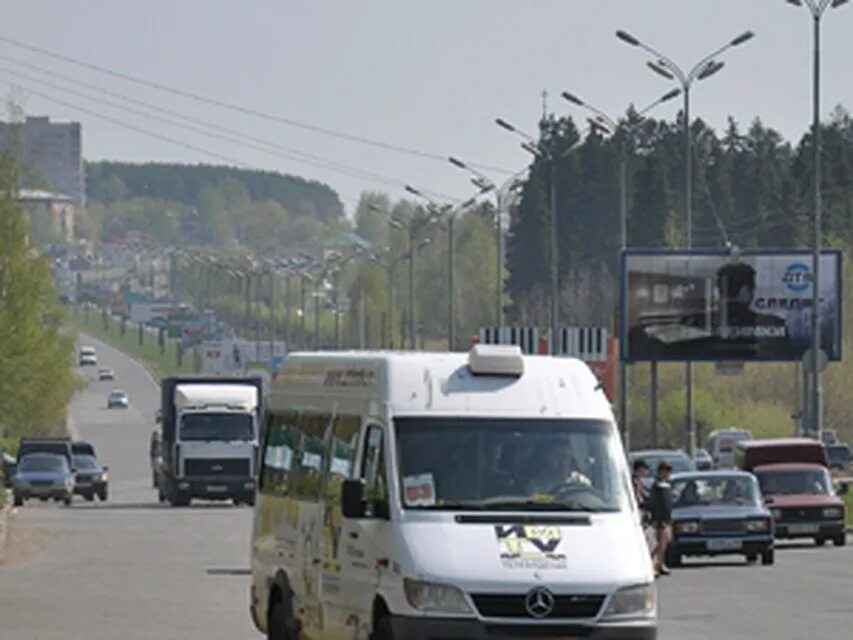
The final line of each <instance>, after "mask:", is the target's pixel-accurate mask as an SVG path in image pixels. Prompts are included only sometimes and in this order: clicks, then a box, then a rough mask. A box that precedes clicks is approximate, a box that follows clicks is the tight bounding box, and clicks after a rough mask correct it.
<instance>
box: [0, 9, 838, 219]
mask: <svg viewBox="0 0 853 640" xmlns="http://www.w3.org/2000/svg"><path fill="white" fill-rule="evenodd" d="M4 16H5V18H6V19H5V20H4V21H3V22H4V26H0V38H11V39H13V40H15V41H17V42H18V43H20V44H24V45H28V46H30V47H37V48H41V49H44V50H48V51H50V52H52V53H55V54H58V55H60V56H64V57H66V58H69V57H70V58H73V59H76V60H78V61H81V62H85V63H87V64H89V65H95V66H98V67H102V68H105V69H108V70H110V71H112V72H114V73H117V74H124V75H127V76H132V77H135V78H141V79H144V80H146V81H149V82H151V83H155V84H159V85H162V86H166V87H171V88H175V89H179V90H181V91H183V92H186V93H191V94H195V95H197V96H205V97H207V98H212V99H214V100H217V101H220V102H227V103H231V104H234V105H238V106H240V107H242V108H243V109H244V110H243V111H234V110H229V109H224V108H221V107H217V106H213V105H212V104H209V103H206V102H203V101H200V100H197V99H191V98H188V97H186V96H182V95H179V94H176V93H173V92H166V91H161V90H156V89H153V88H150V87H146V86H142V85H140V84H137V83H133V82H129V81H127V80H125V79H122V78H120V77H117V76H116V75H107V74H104V73H100V72H97V71H95V70H93V69H91V68H86V67H83V66H79V65H75V64H71V63H69V62H67V61H63V60H61V59H59V58H56V57H52V56H49V55H46V54H44V53H39V52H36V51H34V50H33V49H29V48H25V47H22V46H20V44H19V45H14V44H11V43H9V42H8V41H3V40H0V90H2V91H3V92H4V95H6V96H7V98H9V99H12V100H14V101H15V102H16V103H18V104H20V105H21V106H22V107H23V108H24V110H25V111H26V112H27V114H28V115H48V116H50V118H51V119H52V120H57V121H69V120H73V121H79V122H81V123H82V124H83V136H84V141H83V146H84V155H85V157H86V158H87V159H89V160H100V159H111V160H125V161H134V162H152V161H178V162H187V163H197V162H205V163H223V162H225V163H229V164H239V165H240V166H249V167H253V168H261V169H267V170H272V171H280V172H283V173H289V174H294V175H300V176H302V177H305V178H308V179H312V180H318V181H321V182H324V183H326V184H328V185H329V186H331V187H332V188H334V189H335V190H336V191H337V192H338V193H339V195H340V197H341V199H342V201H343V202H344V204H345V206H346V207H347V210H348V211H349V212H352V209H353V207H354V205H355V203H356V202H357V201H358V198H359V195H360V194H361V193H362V192H363V191H365V190H373V191H383V192H387V193H389V194H390V195H391V196H392V197H395V198H396V197H402V196H403V195H405V192H404V190H403V186H404V185H405V184H412V185H414V186H415V187H417V188H418V189H420V190H421V191H423V192H425V193H427V194H429V195H430V196H431V197H433V198H434V199H459V200H463V199H467V198H468V197H469V196H471V195H472V194H473V190H474V187H473V186H472V185H471V184H470V182H469V181H468V178H469V176H466V174H465V173H464V172H462V171H461V170H459V169H458V168H455V167H453V166H452V165H451V164H450V163H449V162H447V161H446V160H445V158H446V157H447V156H450V155H453V156H457V157H459V158H461V159H463V160H465V161H468V162H473V163H478V164H480V165H482V166H484V167H489V168H488V169H483V172H484V173H485V174H487V175H488V176H489V177H490V178H492V179H493V180H494V181H495V182H499V181H501V180H503V179H506V177H507V176H508V175H509V174H510V173H512V172H515V171H519V170H522V169H523V168H524V167H525V166H526V165H527V164H528V163H529V160H530V158H529V156H528V155H527V154H526V152H525V151H523V150H522V149H520V147H519V144H518V142H519V141H518V139H516V138H514V137H513V136H512V135H511V134H509V133H507V132H505V131H503V130H502V129H500V128H498V127H497V126H496V125H495V122H494V120H495V118H496V117H502V118H504V119H506V120H508V121H510V122H512V123H513V124H514V125H516V126H517V127H519V128H521V129H526V130H527V131H530V132H532V133H535V131H536V124H537V122H538V120H539V118H540V117H541V115H542V110H543V91H547V92H548V94H549V96H548V98H547V108H548V111H549V112H553V113H556V114H558V115H565V114H573V115H574V116H576V117H584V114H583V113H582V112H581V111H579V110H578V109H577V107H574V106H572V105H571V104H570V103H568V102H566V101H565V100H563V99H562V98H560V93H561V92H562V91H563V90H569V91H571V92H572V93H575V94H576V95H578V96H580V97H581V98H583V99H584V100H585V101H587V102H589V103H591V104H594V105H596V106H597V107H598V108H600V109H602V110H604V111H605V112H608V113H610V114H613V115H615V116H618V115H620V114H622V113H624V111H625V109H626V108H627V107H628V105H629V104H635V105H637V106H638V107H642V106H645V105H646V104H649V103H651V102H653V101H654V100H655V99H656V98H658V97H659V96H661V95H662V94H664V93H666V92H667V91H668V90H669V89H671V88H672V85H671V83H670V82H669V81H667V80H666V79H664V78H662V77H660V76H658V75H655V74H654V73H652V72H651V71H650V70H649V69H648V68H647V67H646V62H647V61H648V60H649V56H648V55H647V54H645V53H644V52H643V51H641V50H640V49H638V48H635V47H630V46H627V45H626V44H624V43H622V42H621V41H619V40H618V39H617V38H616V37H615V32H616V30H617V29H625V30H627V31H629V32H630V33H632V34H633V35H635V36H636V37H637V38H639V39H640V40H642V41H643V42H644V43H646V44H648V45H650V46H652V47H653V48H655V49H657V50H658V51H661V52H662V53H664V54H665V55H667V56H668V57H670V58H671V59H673V60H674V61H675V62H676V63H677V64H679V65H682V66H684V67H691V66H692V65H693V64H695V63H696V62H698V61H699V60H701V59H702V58H703V57H704V56H705V55H707V54H708V53H710V52H712V51H714V50H715V49H717V48H718V47H720V46H722V45H723V44H725V43H726V42H728V41H729V40H731V39H732V38H734V37H735V36H736V35H738V34H739V33H741V32H743V31H744V30H746V29H753V30H754V31H755V33H756V37H755V38H754V39H753V40H751V41H750V42H748V43H747V44H745V45H743V46H741V47H738V48H735V49H732V50H729V51H728V52H727V53H725V54H724V56H723V57H722V58H721V59H722V60H723V61H724V62H725V63H726V66H725V68H724V69H723V70H722V71H720V72H719V73H718V74H716V75H715V76H713V77H712V78H709V79H708V80H706V81H703V82H701V83H698V84H697V85H695V86H694V88H693V91H692V99H691V111H692V114H693V115H694V116H695V117H700V118H702V119H704V120H705V121H707V122H708V123H709V124H710V125H711V126H713V127H715V128H717V129H721V128H723V127H725V125H726V122H727V118H728V117H729V116H732V117H734V118H735V119H736V120H737V121H738V122H739V124H740V125H741V127H742V128H746V127H747V126H748V125H749V123H750V122H751V121H752V120H753V119H755V118H756V117H760V118H761V120H762V121H763V122H764V124H765V125H768V126H771V127H774V128H776V129H778V130H779V131H781V133H782V134H783V135H784V136H785V137H786V138H788V139H789V140H793V141H796V140H798V139H799V138H800V136H801V135H802V134H803V132H804V131H806V129H807V128H808V124H809V122H810V120H811V108H812V107H811V60H812V58H811V51H812V39H811V19H810V16H809V14H808V12H807V10H806V9H805V8H803V7H800V8H797V7H794V6H792V5H790V4H788V3H787V2H786V0H597V1H596V2H580V1H579V0H430V1H429V2H414V1H412V0H362V1H361V2H352V0H253V1H252V2H247V1H245V0H243V1H239V0H144V1H142V0H137V1H136V2H116V1H115V0H87V1H86V2H85V3H82V2H70V1H69V0H27V2H14V3H8V4H7V5H6V6H5V12H4ZM851 32H853V4H851V5H848V6H842V7H840V8H838V9H835V10H829V11H828V13H827V14H826V16H825V18H824V21H823V43H824V45H823V60H824V65H823V92H822V96H823V108H822V112H823V114H824V115H828V114H829V113H830V112H831V111H832V109H833V108H834V107H835V106H836V105H838V104H845V105H848V106H853V83H851V82H850V81H849V79H850V71H849V60H851V59H853V38H851V37H850V34H851ZM10 59H11V60H10ZM845 61H848V62H845ZM21 63H26V64H29V65H34V66H37V67H39V69H40V70H38V71H34V70H33V69H31V68H30V69H26V68H24V67H23V66H21ZM12 71H15V72H17V73H18V74H26V76H27V77H23V76H21V75H14V74H13V73H11V72H12ZM45 71H50V72H51V73H53V74H59V79H58V78H57V77H55V76H48V75H46V73H45ZM45 82H47V83H51V84H53V85H54V86H53V87H50V86H46V85H45V84H42V83H45ZM70 82H85V83H88V84H89V85H93V86H96V87H98V88H100V89H103V90H106V91H111V92H114V93H116V94H118V95H119V97H118V98H116V97H109V96H106V95H103V94H101V93H98V92H97V91H95V90H94V89H92V88H82V87H81V86H80V85H78V84H70ZM56 87H66V88H69V89H72V90H73V91H76V92H78V95H73V94H69V93H66V92H64V91H60V90H59V89H57V88H56ZM80 94H83V95H80ZM92 97H97V98H99V99H102V100H109V101H110V102H112V103H114V104H113V105H104V104H99V103H97V102H94V101H92V99H91V98H92ZM56 98H59V99H60V100H61V101H62V102H64V103H65V104H62V103H59V102H57V101H56V100H55V99H56ZM125 99H134V100H138V101H144V102H146V103H151V104H155V105H157V106H159V107H160V108H162V109H168V110H171V111H174V112H177V113H178V114H179V115H181V116H183V117H184V118H185V119H184V120H181V121H180V124H181V125H182V126H174V125H172V124H168V123H163V122H159V121H154V120H151V119H148V118H146V117H144V116H143V115H141V114H140V113H131V112H128V111H126V110H124V109H120V108H117V106H115V105H120V106H122V105H123V106H126V107H129V108H133V109H136V110H138V111H142V112H145V113H150V111H149V110H148V109H147V108H145V107H141V106H139V105H131V104H129V103H128V102H126V100H125ZM680 108H681V103H680V101H678V100H675V101H672V102H669V103H667V104H664V105H662V106H661V107H659V108H658V109H657V110H656V111H655V112H654V115H655V116H657V117H660V118H666V119H672V118H674V117H675V115H676V113H677V112H678V110H679V109H680ZM249 112H255V113H260V114H266V115H267V116H272V117H259V116H257V115H252V114H251V113H249ZM95 113H97V114H99V115H94V114H95ZM104 116H106V118H104ZM158 117H168V118H170V119H173V118H174V117H173V116H164V115H163V114H162V113H161V114H159V115H158ZM288 123H289V124H288ZM294 123H298V124H300V125H309V128H305V127H302V126H296V125H295V124H294ZM209 124H213V125H214V126H216V127H220V130H219V134H218V135H225V136H226V137H228V138H229V139H228V140H223V139H219V138H213V137H210V136H207V135H203V133H202V132H203V131H209V129H207V128H206V127H207V125H209ZM190 127H192V128H194V129H195V130H191V129H190ZM312 127H313V128H315V129H316V128H319V129H324V130H330V131H335V132H339V133H342V134H345V136H349V137H358V138H364V139H369V140H372V141H377V142H381V143H384V144H387V145H391V146H394V147H402V148H405V149H408V150H411V151H414V152H416V153H414V154H413V153H403V152H401V151H397V150H391V149H388V148H385V147H382V146H371V145H366V144H362V143H360V142H356V141H354V140H352V139H347V138H346V137H340V136H332V135H326V134H324V133H320V132H319V131H317V130H311V128H312ZM221 128H226V129H227V130H228V131H229V132H231V133H228V134H224V133H222V130H221ZM199 129H201V131H199ZM234 132H236V133H237V134H239V136H235V135H234ZM152 133H153V134H156V135H151V134H152ZM250 139H251V140H250ZM264 141H266V142H268V143H271V144H272V145H275V147H274V148H271V147H270V146H268V145H264V144H263V142H264ZM241 142H242V143H244V144H240V143H241ZM247 144H248V146H246V145H247ZM285 149H286V151H285ZM294 152H297V153H296V154H295V153H294ZM305 154H310V155H311V156H312V159H311V160H307V159H306V156H305ZM318 159H319V160H318ZM329 161H332V162H334V163H335V164H329Z"/></svg>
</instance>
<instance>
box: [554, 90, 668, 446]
mask: <svg viewBox="0 0 853 640" xmlns="http://www.w3.org/2000/svg"><path fill="white" fill-rule="evenodd" d="M679 95H681V89H673V90H671V91H669V92H668V93H665V94H664V95H662V96H661V97H660V98H658V99H657V100H655V101H654V102H652V103H651V104H649V105H648V106H646V107H645V108H643V109H642V110H640V111H639V112H638V115H639V116H641V117H642V116H644V115H646V114H647V113H648V112H650V111H651V110H652V109H654V108H656V107H658V106H659V105H661V104H663V103H664V102H668V101H670V100H672V99H674V98H677V97H678V96H679ZM563 98H565V99H566V100H568V101H569V102H571V103H572V104H574V105H576V106H578V107H581V108H583V109H586V110H587V111H589V112H590V113H592V114H593V116H594V117H593V118H590V119H589V124H590V126H591V127H592V128H593V129H596V130H598V131H600V132H602V133H605V134H606V133H615V132H616V130H617V129H618V126H619V125H618V124H617V122H616V120H615V119H614V118H612V117H610V116H609V115H607V114H606V113H605V112H604V111H602V110H601V109H598V108H596V107H594V106H593V105H591V104H589V103H588V102H585V101H583V100H581V99H580V98H579V97H577V96H576V95H575V94H573V93H569V92H568V91H564V92H563ZM628 133H630V131H626V135H625V137H624V138H623V140H622V144H621V145H620V150H619V226H620V245H621V252H624V251H625V249H627V248H628V137H627V135H628ZM619 417H620V419H621V421H622V430H623V434H622V441H623V443H624V444H625V447H626V449H627V448H629V445H630V430H629V428H628V365H627V364H626V363H625V361H624V360H623V359H622V358H620V359H619Z"/></svg>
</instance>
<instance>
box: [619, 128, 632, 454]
mask: <svg viewBox="0 0 853 640" xmlns="http://www.w3.org/2000/svg"><path fill="white" fill-rule="evenodd" d="M619 222H620V224H619V227H620V236H621V240H622V241H621V244H622V251H625V249H626V248H627V247H628V151H627V144H626V143H623V144H622V158H621V161H620V162H619ZM620 259H621V255H620ZM627 348H628V345H627V344H623V345H620V349H627ZM621 356H622V354H620V358H619V418H620V419H621V421H622V444H623V445H624V446H625V449H627V450H630V448H631V427H630V423H629V416H628V365H627V364H626V362H625V360H624V358H622V357H621Z"/></svg>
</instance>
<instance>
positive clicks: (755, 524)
mask: <svg viewBox="0 0 853 640" xmlns="http://www.w3.org/2000/svg"><path fill="white" fill-rule="evenodd" d="M746 530H747V531H748V532H750V533H758V532H762V531H769V530H770V521H769V520H767V519H766V518H761V519H760V520H747V521H746Z"/></svg>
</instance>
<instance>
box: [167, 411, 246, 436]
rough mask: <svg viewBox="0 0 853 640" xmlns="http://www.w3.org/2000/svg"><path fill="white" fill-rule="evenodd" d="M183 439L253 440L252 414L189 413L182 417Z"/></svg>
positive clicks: (181, 434)
mask: <svg viewBox="0 0 853 640" xmlns="http://www.w3.org/2000/svg"><path fill="white" fill-rule="evenodd" d="M180 437H181V440H184V441H189V440H207V441H211V440H224V441H232V440H242V441H246V440H253V439H254V433H253V429H252V416H250V415H247V414H245V413H187V414H184V415H183V416H182V417H181V433H180Z"/></svg>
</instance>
